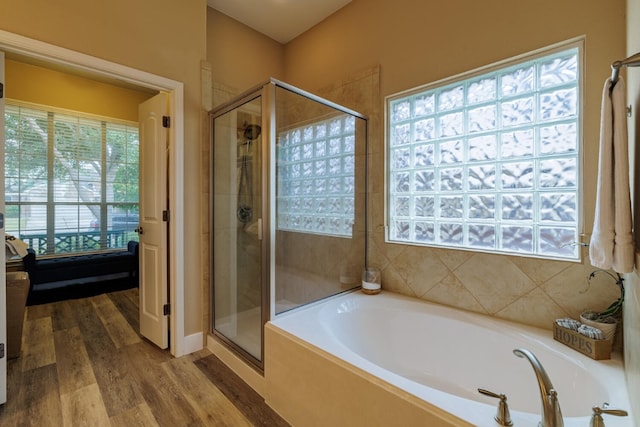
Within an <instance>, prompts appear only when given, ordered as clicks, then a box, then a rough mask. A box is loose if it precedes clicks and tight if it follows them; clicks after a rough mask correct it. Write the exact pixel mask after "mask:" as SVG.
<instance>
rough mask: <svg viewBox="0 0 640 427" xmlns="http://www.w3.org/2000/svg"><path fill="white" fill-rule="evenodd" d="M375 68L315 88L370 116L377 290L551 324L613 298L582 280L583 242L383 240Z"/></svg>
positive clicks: (371, 232)
mask: <svg viewBox="0 0 640 427" xmlns="http://www.w3.org/2000/svg"><path fill="white" fill-rule="evenodd" d="M380 71H381V70H380V67H377V66H374V67H370V68H367V69H364V70H362V71H360V72H359V73H354V74H352V75H351V76H349V77H347V78H345V79H344V80H343V81H339V82H336V83H335V84H334V85H332V86H330V87H326V88H323V89H319V90H317V91H316V93H318V94H319V95H320V96H322V97H324V98H327V99H329V100H331V101H333V102H336V103H339V104H341V105H344V106H346V107H348V108H352V109H354V110H356V111H360V112H361V113H362V114H364V115H366V116H367V117H368V118H369V130H368V139H369V140H368V156H369V176H368V202H367V203H368V205H367V213H368V219H367V221H368V227H367V228H368V243H367V251H368V254H369V260H368V263H369V264H370V265H372V266H376V267H378V268H380V270H381V271H382V289H386V290H390V291H393V292H397V293H400V294H403V295H407V296H411V297H416V298H420V299H424V300H427V301H433V302H437V303H439V304H445V305H449V306H452V307H456V308H461V309H463V310H469V311H473V312H478V313H482V314H488V315H491V316H495V317H499V318H502V319H507V320H511V321H515V322H519V323H524V324H527V325H532V326H537V327H541V328H545V329H549V330H551V329H552V325H553V321H554V320H555V319H557V318H561V317H574V318H576V319H577V318H578V317H579V315H580V313H581V312H582V311H583V310H585V309H588V308H594V309H604V308H606V307H607V306H608V305H609V304H610V303H611V302H613V301H615V300H616V299H617V298H618V296H619V294H618V288H617V287H616V286H615V285H614V283H613V282H611V281H610V278H609V280H607V277H606V275H597V276H596V277H595V278H594V279H593V280H591V281H590V282H589V281H587V277H588V276H589V274H590V273H591V272H592V271H594V270H595V268H594V267H593V266H591V265H590V264H589V262H588V259H589V257H588V248H583V250H582V258H583V261H582V262H581V263H576V262H567V261H552V260H544V259H538V258H528V257H519V256H509V255H497V254H486V253H481V252H471V251H464V250H453V249H443V248H433V247H420V246H414V245H403V244H396V243H386V242H385V235H384V217H385V213H384V209H385V200H384V141H383V135H384V109H383V108H384V104H383V102H384V100H383V98H382V96H381V93H380ZM309 90H313V88H309ZM588 239H589V236H585V238H584V240H585V241H588Z"/></svg>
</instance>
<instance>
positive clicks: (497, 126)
mask: <svg viewBox="0 0 640 427" xmlns="http://www.w3.org/2000/svg"><path fill="white" fill-rule="evenodd" d="M580 61H581V60H580V57H579V49H578V47H577V46H576V45H573V46H572V47H570V48H567V47H566V46H565V47H564V48H563V49H560V50H558V49H556V50H554V51H552V52H547V53H542V54H536V55H535V56H530V57H528V58H527V59H524V60H523V59H520V60H518V61H510V62H509V63H507V64H502V65H501V66H499V67H492V71H490V72H486V71H481V72H476V73H470V74H467V75H466V76H465V77H464V78H462V79H460V78H458V79H452V80H449V81H447V82H445V83H444V84H438V85H432V86H428V87H422V88H419V89H417V90H414V91H412V92H410V93H403V94H401V95H397V96H392V97H389V98H388V99H387V112H388V114H387V120H388V123H387V153H386V155H387V167H388V170H387V173H388V178H387V182H388V188H387V191H388V218H389V223H388V240H389V241H392V242H404V243H412V244H422V245H428V246H446V247H453V248H465V249H473V250H480V251H488V252H503V253H516V254H527V255H533V256H539V257H549V258H560V259H578V257H579V250H578V247H577V245H576V242H577V241H578V237H579V236H578V233H579V222H580V221H579V207H580V203H579V200H580V188H579V182H580V177H579V164H580V160H579V159H580V157H579V155H580V110H581V107H580V94H579V90H580ZM485 70H486V69H485ZM469 76H472V77H469Z"/></svg>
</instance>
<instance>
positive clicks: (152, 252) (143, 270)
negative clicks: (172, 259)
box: [138, 93, 169, 349]
mask: <svg viewBox="0 0 640 427" xmlns="http://www.w3.org/2000/svg"><path fill="white" fill-rule="evenodd" d="M167 102H168V96H167V94H165V93H160V94H158V95H156V96H154V97H153V98H151V99H149V100H147V101H145V102H143V103H142V104H140V107H139V111H138V112H139V121H140V226H139V231H138V232H139V236H140V246H139V251H140V333H141V334H142V335H143V336H144V337H146V338H147V339H149V340H150V341H151V342H153V343H155V344H156V345H157V346H158V347H160V348H163V349H164V348H167V347H168V346H169V333H168V325H169V322H168V311H167V312H165V306H167V307H168V305H167V304H168V286H167V276H168V274H167V266H168V257H167V250H168V249H167V233H168V227H167V225H168V223H167V221H166V220H168V193H167V168H168V158H169V151H168V147H169V146H168V129H167V128H165V127H164V126H163V116H166V114H167V113H166V112H167V111H168V108H167Z"/></svg>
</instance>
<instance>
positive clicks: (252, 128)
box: [243, 124, 262, 141]
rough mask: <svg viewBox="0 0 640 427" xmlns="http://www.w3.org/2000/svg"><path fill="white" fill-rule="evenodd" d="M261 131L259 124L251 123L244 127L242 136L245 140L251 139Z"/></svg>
mask: <svg viewBox="0 0 640 427" xmlns="http://www.w3.org/2000/svg"><path fill="white" fill-rule="evenodd" d="M261 132H262V128H261V127H260V126H258V125H253V124H251V125H247V126H246V127H245V128H244V133H243V136H244V138H245V139H246V140H247V141H253V140H254V139H256V138H258V137H259V136H260V133H261Z"/></svg>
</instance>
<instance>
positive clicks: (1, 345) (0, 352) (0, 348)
mask: <svg viewBox="0 0 640 427" xmlns="http://www.w3.org/2000/svg"><path fill="white" fill-rule="evenodd" d="M2 358H4V343H0V359H2Z"/></svg>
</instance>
